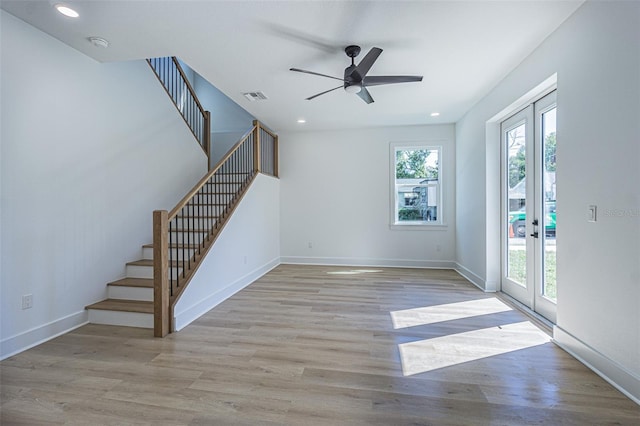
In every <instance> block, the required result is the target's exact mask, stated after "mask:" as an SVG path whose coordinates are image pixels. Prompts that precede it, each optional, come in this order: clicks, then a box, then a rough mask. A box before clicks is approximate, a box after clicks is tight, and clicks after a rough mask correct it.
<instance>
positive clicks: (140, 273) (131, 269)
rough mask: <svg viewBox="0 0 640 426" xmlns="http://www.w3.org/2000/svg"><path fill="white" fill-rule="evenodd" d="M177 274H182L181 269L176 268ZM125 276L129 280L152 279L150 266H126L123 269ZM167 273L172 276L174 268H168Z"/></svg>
mask: <svg viewBox="0 0 640 426" xmlns="http://www.w3.org/2000/svg"><path fill="white" fill-rule="evenodd" d="M177 269H178V273H180V272H182V268H177ZM125 272H126V275H127V277H129V278H150V279H152V278H153V267H152V266H140V265H127V267H126V269H125ZM169 272H170V273H172V274H173V275H175V274H176V268H169Z"/></svg>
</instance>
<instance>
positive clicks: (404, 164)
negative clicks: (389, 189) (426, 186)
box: [396, 149, 438, 179]
mask: <svg viewBox="0 0 640 426" xmlns="http://www.w3.org/2000/svg"><path fill="white" fill-rule="evenodd" d="M396 179H438V150H437V149H435V150H433V149H398V150H396Z"/></svg>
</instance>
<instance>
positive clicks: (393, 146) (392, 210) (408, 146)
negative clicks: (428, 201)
mask: <svg viewBox="0 0 640 426" xmlns="http://www.w3.org/2000/svg"><path fill="white" fill-rule="evenodd" d="M440 142H441V141H440ZM418 149H428V150H431V151H434V150H437V151H438V183H436V184H434V183H427V184H422V185H420V184H418V185H412V186H416V187H417V186H424V187H426V188H428V187H436V192H437V194H438V195H437V216H436V220H433V221H426V220H415V221H398V190H397V188H398V186H401V184H398V183H397V182H396V152H397V151H399V150H418ZM443 163H444V148H443V146H442V145H440V144H438V143H434V142H391V143H390V144H389V220H390V225H389V227H390V228H391V229H395V230H412V231H413V230H433V229H442V228H443V227H445V226H446V225H445V223H444V219H443V218H444V209H443V192H444V191H443V176H444V174H443Z"/></svg>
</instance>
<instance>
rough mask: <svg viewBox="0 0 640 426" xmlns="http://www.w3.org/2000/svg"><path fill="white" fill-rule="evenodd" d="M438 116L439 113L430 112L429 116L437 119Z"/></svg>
mask: <svg viewBox="0 0 640 426" xmlns="http://www.w3.org/2000/svg"><path fill="white" fill-rule="evenodd" d="M439 115H440V113H439V112H432V113H431V116H432V117H437V116H439Z"/></svg>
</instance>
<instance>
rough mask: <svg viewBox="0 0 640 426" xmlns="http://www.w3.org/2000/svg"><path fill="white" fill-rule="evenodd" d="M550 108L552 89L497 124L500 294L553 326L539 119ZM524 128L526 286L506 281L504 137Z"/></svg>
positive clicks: (554, 100) (553, 104)
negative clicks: (547, 276)
mask: <svg viewBox="0 0 640 426" xmlns="http://www.w3.org/2000/svg"><path fill="white" fill-rule="evenodd" d="M553 108H557V98H556V90H555V87H553V88H551V89H550V90H548V91H545V92H543V93H541V94H540V95H539V96H538V97H536V98H535V99H533V100H532V101H531V102H529V103H528V104H527V105H526V106H524V107H522V108H521V109H519V110H516V112H514V113H513V114H511V115H510V116H507V118H505V119H503V120H501V122H500V123H499V129H500V221H499V222H500V290H501V291H502V292H505V293H506V294H507V295H509V296H511V297H513V298H514V299H516V300H517V301H518V302H520V303H522V304H523V305H525V306H526V307H527V308H529V309H531V310H532V311H534V312H537V313H538V314H540V315H542V316H543V317H545V318H546V319H547V320H549V321H551V322H553V323H555V322H556V306H557V303H556V302H553V301H551V300H550V299H548V298H546V297H545V296H544V295H543V294H542V292H543V289H544V276H545V271H544V259H545V257H544V256H545V241H546V235H545V228H544V222H543V221H541V220H540V219H541V218H544V216H543V215H544V213H545V210H544V209H545V200H544V198H543V188H542V186H543V179H544V174H543V170H544V152H543V149H544V143H543V138H544V135H543V134H542V130H543V129H542V120H541V118H542V115H543V114H544V113H546V112H548V111H549V110H552V109H553ZM522 124H525V141H526V150H527V155H526V163H525V170H526V175H525V179H526V181H525V191H526V194H527V202H526V204H525V217H527V218H528V219H527V220H526V234H525V242H524V246H525V249H526V253H527V255H526V266H525V267H526V270H527V276H526V282H525V283H523V284H524V285H525V286H524V287H523V286H522V285H520V284H518V283H516V282H515V281H513V280H511V279H510V278H509V277H508V254H509V253H508V251H509V233H508V227H507V226H505V225H507V223H506V222H507V221H508V219H507V217H508V212H509V206H508V188H509V186H508V184H507V173H506V169H507V162H508V150H507V144H506V140H505V136H506V134H507V132H508V131H510V130H512V129H515V128H517V127H518V126H520V125H522ZM530 218H534V219H535V218H537V219H538V220H539V221H540V223H541V226H537V227H535V226H534V225H533V223H532V222H533V221H532V220H531V219H530ZM534 231H537V232H538V238H534V237H533V235H532V234H533V233H534Z"/></svg>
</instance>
